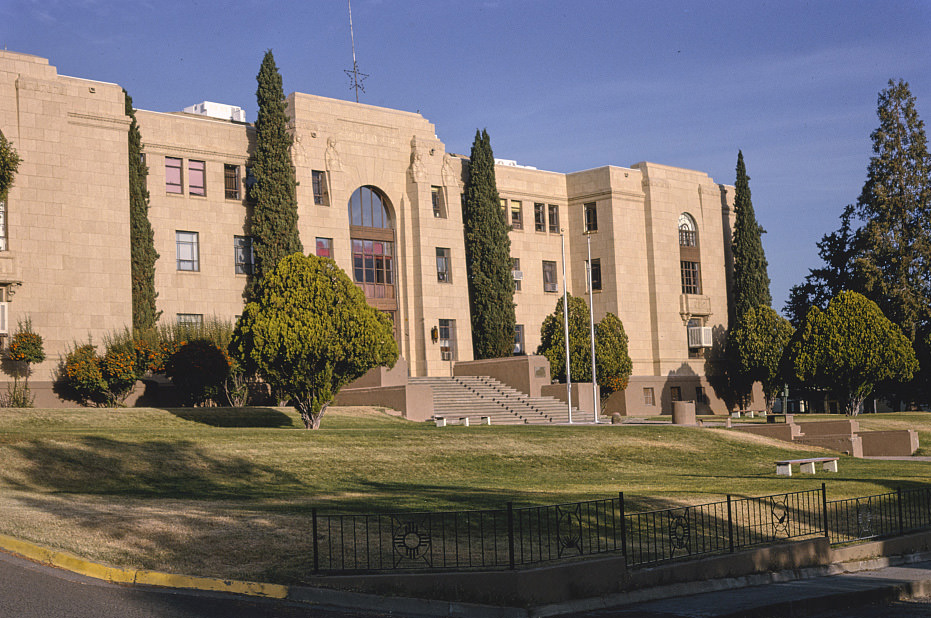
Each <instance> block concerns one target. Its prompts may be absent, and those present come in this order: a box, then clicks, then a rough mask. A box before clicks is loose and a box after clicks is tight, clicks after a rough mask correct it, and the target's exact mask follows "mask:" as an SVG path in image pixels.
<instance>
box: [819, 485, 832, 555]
mask: <svg viewBox="0 0 931 618" xmlns="http://www.w3.org/2000/svg"><path fill="white" fill-rule="evenodd" d="M821 519H822V521H823V522H824V538H826V539H827V540H828V542H830V541H831V535H830V534H828V488H827V485H826V484H825V483H821Z"/></svg>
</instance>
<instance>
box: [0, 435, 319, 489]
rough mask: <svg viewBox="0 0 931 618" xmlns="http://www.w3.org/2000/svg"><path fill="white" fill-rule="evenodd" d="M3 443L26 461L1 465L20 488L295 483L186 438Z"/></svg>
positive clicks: (293, 486) (285, 475)
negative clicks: (11, 467)
mask: <svg viewBox="0 0 931 618" xmlns="http://www.w3.org/2000/svg"><path fill="white" fill-rule="evenodd" d="M7 448H9V449H11V450H13V451H17V452H19V453H20V455H21V456H22V459H23V461H25V462H28V464H26V465H23V466H21V467H20V468H18V469H17V470H16V471H12V470H9V469H7V470H5V471H4V473H3V476H2V477H0V478H2V480H3V482H4V483H5V484H7V485H9V486H11V487H14V488H18V489H23V490H26V491H34V490H36V489H39V490H41V491H51V492H63V493H75V494H91V495H93V494H106V495H121V496H134V497H154V498H163V499H164V498H170V499H192V498H193V499H198V500H210V499H214V500H223V499H258V498H267V497H276V496H282V495H293V494H294V493H295V492H296V491H300V490H301V487H302V483H301V481H300V479H298V478H297V477H296V476H294V475H292V474H290V473H288V472H286V471H283V470H280V469H278V468H274V467H271V466H266V465H261V464H257V463H255V462H253V461H250V460H248V459H246V458H244V457H232V456H223V457H218V456H217V455H216V454H214V453H210V452H208V451H206V450H205V449H203V448H201V447H199V446H198V445H196V444H194V443H193V442H189V441H170V442H168V441H151V442H142V443H139V442H123V441H120V440H114V439H111V438H103V437H98V436H84V437H80V438H78V439H76V441H75V442H71V443H63V442H53V441H50V440H49V441H46V440H33V441H31V442H29V443H26V444H19V445H9V446H8V447H7ZM14 474H15V475H17V476H23V477H25V479H26V480H25V481H22V480H19V479H17V478H16V477H15V476H14Z"/></svg>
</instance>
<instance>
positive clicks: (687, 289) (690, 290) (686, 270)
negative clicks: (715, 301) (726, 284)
mask: <svg viewBox="0 0 931 618" xmlns="http://www.w3.org/2000/svg"><path fill="white" fill-rule="evenodd" d="M680 264H681V266H682V293H683V294H701V269H700V267H699V264H698V262H689V261H687V260H682V261H681V262H680Z"/></svg>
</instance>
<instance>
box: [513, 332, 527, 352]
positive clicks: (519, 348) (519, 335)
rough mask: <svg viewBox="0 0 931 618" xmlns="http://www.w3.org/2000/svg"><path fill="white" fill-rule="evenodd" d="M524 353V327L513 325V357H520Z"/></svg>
mask: <svg viewBox="0 0 931 618" xmlns="http://www.w3.org/2000/svg"><path fill="white" fill-rule="evenodd" d="M523 354H525V352H524V325H523V324H515V325H514V356H520V355H523Z"/></svg>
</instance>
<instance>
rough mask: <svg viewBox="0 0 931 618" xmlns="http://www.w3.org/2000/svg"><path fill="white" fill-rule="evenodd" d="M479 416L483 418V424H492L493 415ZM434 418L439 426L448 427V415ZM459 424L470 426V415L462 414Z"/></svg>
mask: <svg viewBox="0 0 931 618" xmlns="http://www.w3.org/2000/svg"><path fill="white" fill-rule="evenodd" d="M479 418H480V419H481V424H482V425H491V417H490V416H482V417H479ZM433 420H434V422H436V426H437V427H446V417H445V416H434V417H433ZM459 424H460V425H462V426H463V427H468V426H469V417H468V416H460V417H459Z"/></svg>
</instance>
